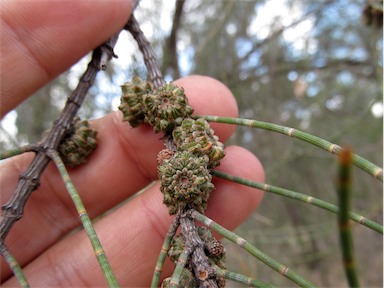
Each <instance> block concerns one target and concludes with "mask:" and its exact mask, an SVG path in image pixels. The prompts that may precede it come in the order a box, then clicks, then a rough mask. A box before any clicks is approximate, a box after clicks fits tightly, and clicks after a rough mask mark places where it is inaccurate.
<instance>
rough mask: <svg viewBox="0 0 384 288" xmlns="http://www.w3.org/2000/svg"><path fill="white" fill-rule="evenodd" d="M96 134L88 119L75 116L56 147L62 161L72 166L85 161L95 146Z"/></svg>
mask: <svg viewBox="0 0 384 288" xmlns="http://www.w3.org/2000/svg"><path fill="white" fill-rule="evenodd" d="M96 135H97V132H96V131H95V130H93V129H92V128H91V127H90V126H89V123H88V121H86V120H84V121H81V120H80V118H79V117H75V118H74V120H73V123H72V124H71V127H70V128H69V130H68V132H67V134H66V135H65V136H64V139H63V140H62V142H61V143H60V145H59V148H58V151H59V155H60V157H61V158H62V160H63V162H64V163H65V164H66V165H68V166H70V167H72V168H73V167H75V166H77V165H80V164H83V163H85V162H87V158H88V156H89V155H90V154H91V153H92V152H93V150H95V149H96V147H97V143H96Z"/></svg>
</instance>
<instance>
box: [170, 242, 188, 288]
mask: <svg viewBox="0 0 384 288" xmlns="http://www.w3.org/2000/svg"><path fill="white" fill-rule="evenodd" d="M190 255H191V250H190V249H187V248H185V249H184V251H183V252H182V253H181V254H180V256H179V259H178V260H177V264H176V267H175V270H174V271H173V274H172V278H171V283H170V285H169V287H172V288H177V287H179V283H180V278H181V273H182V272H183V269H184V267H185V265H186V264H187V261H188V257H189V256H190Z"/></svg>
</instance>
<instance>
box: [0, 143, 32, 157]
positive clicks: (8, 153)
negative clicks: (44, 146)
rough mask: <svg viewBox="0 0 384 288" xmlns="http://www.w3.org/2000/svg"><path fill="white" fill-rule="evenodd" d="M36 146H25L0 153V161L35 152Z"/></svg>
mask: <svg viewBox="0 0 384 288" xmlns="http://www.w3.org/2000/svg"><path fill="white" fill-rule="evenodd" d="M37 149H38V146H37V145H26V146H22V147H19V148H15V149H11V150H8V151H5V152H4V153H0V160H4V159H7V158H10V157H13V156H17V155H20V154H23V153H26V152H37Z"/></svg>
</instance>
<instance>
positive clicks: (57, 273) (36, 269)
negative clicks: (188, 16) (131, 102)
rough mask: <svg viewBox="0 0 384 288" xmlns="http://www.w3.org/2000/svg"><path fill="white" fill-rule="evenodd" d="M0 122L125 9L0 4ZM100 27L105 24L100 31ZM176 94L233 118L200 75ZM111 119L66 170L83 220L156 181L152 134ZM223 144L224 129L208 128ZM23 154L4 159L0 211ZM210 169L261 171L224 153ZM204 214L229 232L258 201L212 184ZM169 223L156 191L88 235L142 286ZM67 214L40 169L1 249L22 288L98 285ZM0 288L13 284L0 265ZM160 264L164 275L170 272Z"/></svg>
mask: <svg viewBox="0 0 384 288" xmlns="http://www.w3.org/2000/svg"><path fill="white" fill-rule="evenodd" d="M1 5H2V9H0V10H1V12H0V13H1V18H2V20H3V21H2V26H4V27H2V29H1V33H2V39H7V40H8V41H7V42H5V43H2V46H1V54H0V55H1V57H2V58H1V66H2V67H1V69H2V71H4V70H5V69H6V70H7V75H5V74H4V73H1V77H2V79H1V80H2V86H1V94H0V95H1V97H2V98H1V99H2V102H1V115H2V116H3V115H5V113H6V112H8V111H9V110H10V109H12V108H14V107H15V106H16V105H17V104H18V103H20V102H21V101H22V100H24V99H26V98H27V97H28V96H29V95H30V94H32V93H33V92H34V91H35V90H36V89H38V88H39V87H41V86H43V85H44V84H46V83H47V82H48V81H49V80H51V79H52V78H54V77H55V76H57V75H58V74H59V73H61V72H63V71H65V70H66V69H68V68H69V67H70V66H71V65H72V64H73V63H75V62H76V61H77V60H78V59H79V58H80V57H81V56H83V55H85V54H86V53H87V52H89V51H90V50H91V49H92V48H94V47H96V46H97V45H99V44H101V43H102V42H103V41H105V40H106V39H107V38H108V37H109V36H110V35H113V34H114V33H116V32H117V31H118V30H119V29H120V28H121V27H122V26H123V25H124V23H125V21H126V20H127V17H128V15H129V11H130V9H131V8H130V2H129V1H116V2H111V1H92V2H90V1H73V2H72V1H71V2H67V1H60V2H57V1H45V2H41V1H40V2H35V1H30V2H29V1H25V2H22V4H21V2H18V3H15V2H14V1H10V2H6V3H5V4H4V3H2V4H1ZM105 23H107V25H105ZM175 84H176V85H178V86H181V87H184V89H185V91H186V95H187V97H188V99H189V103H190V105H191V106H192V107H193V108H194V109H195V113H196V114H200V115H203V114H205V115H225V116H231V117H236V116H237V113H238V111H237V105H236V102H235V99H234V97H233V95H232V94H231V92H230V91H229V90H228V89H227V88H226V87H225V86H224V85H223V84H221V83H220V82H218V81H216V80H214V79H211V78H208V77H202V76H190V77H186V78H184V79H180V80H178V81H175ZM121 118H122V117H121V113H120V112H113V113H110V114H109V115H107V116H105V117H103V118H101V119H98V120H95V121H92V126H93V127H94V128H95V129H96V130H97V131H98V148H97V149H96V150H95V152H93V154H92V155H91V157H90V159H89V161H88V163H87V164H85V165H83V166H79V167H78V168H76V169H73V170H71V171H70V176H71V178H72V180H73V182H74V184H75V186H76V187H77V190H78V191H79V193H80V194H81V197H82V199H83V202H84V204H85V207H86V208H87V210H88V213H89V215H90V216H91V218H93V219H94V218H96V217H98V216H100V215H102V214H104V213H105V212H106V211H108V210H109V209H111V208H113V207H115V206H116V205H117V204H119V203H121V202H123V201H124V200H125V199H127V198H129V197H130V196H132V195H134V194H135V193H136V192H137V191H139V190H140V189H142V188H144V187H146V186H147V185H148V184H150V183H151V182H152V181H154V180H156V179H157V172H156V166H157V164H156V155H157V153H158V152H159V151H160V150H161V149H162V148H163V145H162V142H161V140H160V139H159V138H160V137H161V136H160V135H159V134H154V133H153V131H152V129H151V128H150V127H148V126H146V125H141V126H140V127H138V128H135V129H132V128H131V127H130V126H129V124H128V123H125V122H124V123H123V122H122V121H121ZM212 128H213V129H214V130H215V133H216V135H218V136H219V137H220V140H221V141H222V142H224V141H225V140H226V139H228V137H229V136H230V135H231V133H232V132H233V127H232V126H227V125H223V124H212ZM32 157H33V155H30V154H24V155H21V156H18V157H14V158H13V159H12V160H10V161H6V162H5V163H2V164H1V166H0V183H1V203H2V204H4V203H5V202H6V201H8V199H9V198H10V197H11V195H12V193H13V191H14V189H15V186H16V183H17V180H18V177H19V175H20V173H22V172H23V171H24V170H25V168H26V167H27V166H28V165H29V163H30V161H31V159H32ZM217 170H221V171H225V172H227V173H231V174H234V175H238V176H241V177H245V178H249V179H252V180H255V181H263V180H264V174H263V169H262V167H261V165H260V163H259V161H258V160H257V158H256V157H255V156H254V155H253V154H251V153H250V152H248V151H247V150H245V149H243V148H241V147H237V146H230V147H227V148H226V156H225V158H224V159H223V160H222V161H221V165H220V166H219V167H217ZM213 183H214V185H215V187H216V189H215V190H214V191H213V192H212V194H211V197H210V202H209V204H208V209H207V211H206V215H207V216H208V217H210V218H212V219H214V220H215V221H217V222H218V223H220V224H221V225H223V226H225V227H227V228H228V229H233V228H235V227H236V226H238V225H239V224H240V223H241V222H242V221H244V219H245V218H246V217H247V216H248V215H249V214H250V213H251V212H252V211H253V210H254V209H255V208H256V207H257V205H258V204H259V202H260V200H261V196H262V193H261V192H260V191H258V190H255V189H251V188H249V187H244V186H240V185H238V184H235V183H232V182H228V181H225V180H221V179H214V182H213ZM171 221H172V217H171V216H169V214H168V210H167V208H166V207H165V206H164V205H163V204H162V194H161V193H160V190H159V183H158V182H155V183H154V184H153V185H152V186H150V187H147V188H146V189H145V191H144V192H143V193H140V194H139V195H137V196H136V197H134V198H133V199H132V200H130V201H128V202H125V203H124V204H122V205H121V206H119V207H118V208H116V209H114V210H112V211H111V212H109V213H107V214H105V215H103V217H102V218H101V219H99V221H97V222H96V223H95V229H96V232H97V234H98V236H99V238H100V241H101V243H102V245H103V247H104V250H105V251H106V255H107V257H108V259H109V261H110V263H111V266H112V269H113V271H114V272H115V274H116V276H117V279H118V281H119V283H120V285H122V286H130V287H132V286H135V287H139V286H140V287H148V286H149V283H150V281H151V277H152V274H153V270H154V267H155V262H156V259H157V256H158V254H159V252H160V249H161V245H162V242H163V240H164V237H165V234H166V232H167V230H168V227H169V225H170V223H171ZM79 225H80V221H79V219H78V216H77V213H76V210H75V208H74V206H73V204H72V202H71V199H70V197H69V195H68V194H67V191H66V189H65V186H64V184H63V181H62V180H61V178H60V175H59V173H58V172H57V170H56V169H55V167H54V166H53V165H50V166H49V167H48V168H47V169H46V170H45V172H44V173H43V176H42V178H41V186H40V188H39V189H38V190H37V191H35V192H34V193H33V194H32V196H31V198H30V199H29V201H28V203H27V205H26V207H25V211H24V216H23V218H22V219H21V220H20V221H18V222H17V223H16V224H15V225H14V227H13V229H12V230H11V232H10V233H9V235H8V237H7V239H6V244H7V245H8V247H9V249H10V251H11V252H12V253H13V254H14V256H15V257H16V259H17V260H18V262H19V264H20V265H21V266H22V267H23V271H24V273H25V274H26V277H27V279H28V281H29V283H30V284H31V286H32V287H34V286H36V287H40V286H52V287H59V286H65V287H70V286H73V287H76V286H88V287H92V286H101V285H104V284H105V280H104V276H103V274H102V272H101V270H100V268H99V267H98V263H97V260H96V258H95V256H94V254H93V251H92V248H91V245H90V243H89V240H88V238H87V236H86V234H85V233H84V231H83V230H76V231H75V232H73V233H71V234H69V235H68V233H69V232H70V231H72V230H74V229H75V228H76V227H79ZM1 261H2V262H1V281H2V285H3V286H4V287H6V286H14V285H17V283H16V279H15V278H14V277H12V274H11V272H10V270H9V268H8V267H7V264H5V262H4V260H3V259H1ZM171 269H172V266H171V265H170V263H168V265H167V266H166V267H165V269H164V272H163V273H164V275H165V274H169V273H170V272H171V271H172V270H171Z"/></svg>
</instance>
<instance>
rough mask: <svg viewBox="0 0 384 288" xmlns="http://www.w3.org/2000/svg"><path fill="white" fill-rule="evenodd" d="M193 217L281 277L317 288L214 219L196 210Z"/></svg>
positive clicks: (300, 284)
mask: <svg viewBox="0 0 384 288" xmlns="http://www.w3.org/2000/svg"><path fill="white" fill-rule="evenodd" d="M191 217H192V218H194V219H195V220H197V221H199V222H201V223H203V224H204V225H206V226H207V227H208V228H211V229H213V230H214V231H216V232H217V233H219V234H220V235H222V236H223V237H225V238H227V239H228V240H230V241H232V242H233V243H235V244H237V245H239V246H240V247H241V248H243V249H244V250H245V251H247V252H248V253H249V254H251V255H253V256H255V257H256V258H257V259H259V260H260V261H262V262H263V263H264V264H266V265H267V266H269V267H270V268H272V269H273V270H275V271H277V272H279V273H280V274H281V275H283V276H285V277H287V278H288V279H290V280H291V281H293V282H295V283H296V284H297V285H299V286H300V287H315V285H313V284H312V283H311V282H309V281H308V280H306V279H304V278H303V277H301V276H300V275H298V274H297V273H296V272H294V271H293V270H291V269H289V268H288V267H287V266H285V265H283V264H281V263H279V262H277V261H276V260H274V259H273V258H272V257H270V256H268V255H267V254H265V253H263V252H262V251H260V250H259V249H257V248H256V247H254V246H253V245H252V244H250V243H249V242H248V241H247V240H245V239H244V238H241V237H240V236H238V235H236V234H235V233H233V232H231V231H229V230H228V229H226V228H224V227H223V226H221V225H219V224H217V223H216V222H214V221H213V220H212V219H210V218H208V217H207V216H205V215H203V214H201V213H199V212H197V211H196V210H194V211H193V212H192V213H191Z"/></svg>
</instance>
